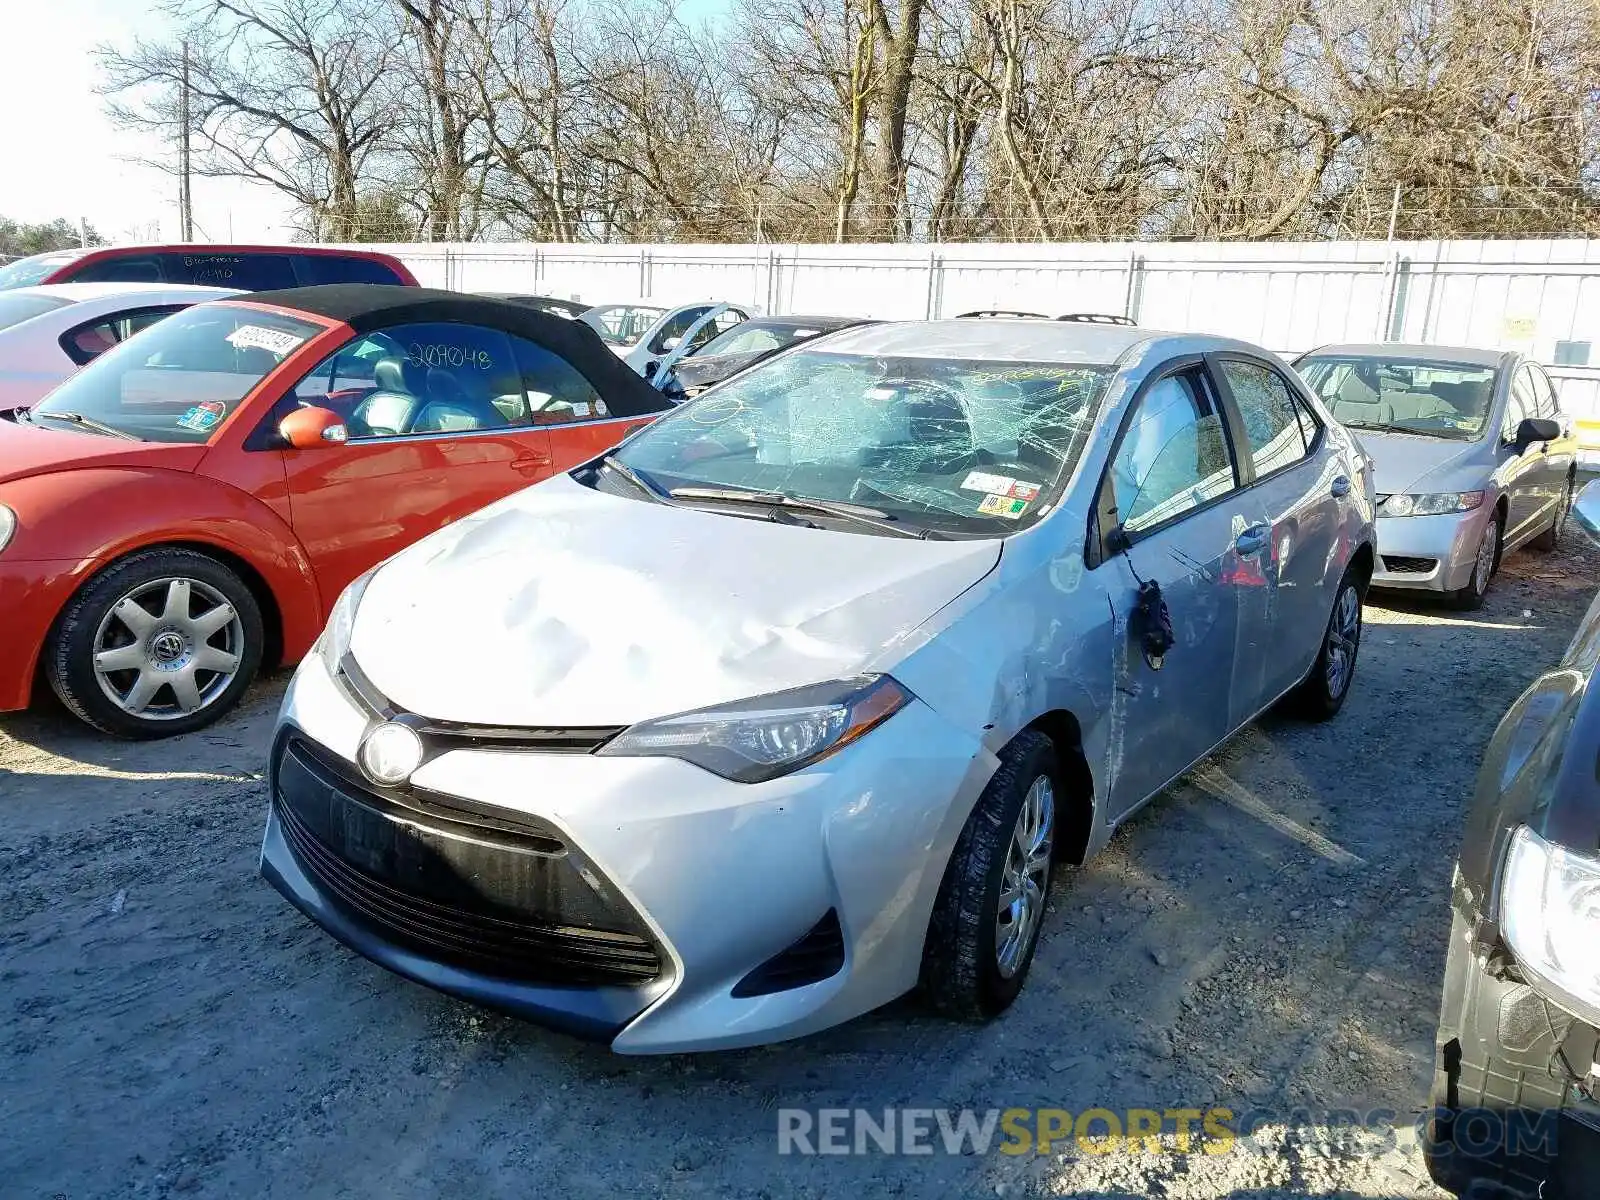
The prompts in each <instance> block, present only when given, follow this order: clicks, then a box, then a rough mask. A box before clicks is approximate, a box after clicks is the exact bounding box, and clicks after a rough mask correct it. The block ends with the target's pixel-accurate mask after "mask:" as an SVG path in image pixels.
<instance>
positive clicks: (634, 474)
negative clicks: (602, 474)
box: [600, 454, 667, 501]
mask: <svg viewBox="0 0 1600 1200" xmlns="http://www.w3.org/2000/svg"><path fill="white" fill-rule="evenodd" d="M600 464H601V465H602V466H606V467H610V468H611V469H612V470H613V471H615V472H616V473H617V474H618V475H621V476H622V477H623V478H624V479H626V480H627V481H628V482H629V483H631V484H633V486H634V487H636V488H638V489H639V490H640V491H641V492H643V493H644V494H645V495H647V496H649V497H650V498H651V499H652V500H657V501H660V500H665V499H666V498H667V493H666V492H664V491H662V490H661V489H660V488H659V487H657V486H656V485H655V484H653V483H651V482H650V480H648V479H647V478H645V477H644V476H643V475H641V474H640V473H639V472H638V471H635V470H634V469H633V468H632V467H630V466H629V465H628V464H627V463H625V462H623V461H622V460H621V459H620V458H618V457H617V456H616V455H614V454H608V455H606V456H605V457H604V458H602V459H601V460H600Z"/></svg>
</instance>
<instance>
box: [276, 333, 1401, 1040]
mask: <svg viewBox="0 0 1600 1200" xmlns="http://www.w3.org/2000/svg"><path fill="white" fill-rule="evenodd" d="M1362 462H1363V460H1362V459H1361V456H1360V454H1359V452H1358V450H1357V448H1356V446H1355V444H1354V442H1353V440H1352V438H1351V436H1350V435H1349V434H1348V433H1346V432H1345V431H1344V430H1343V429H1341V428H1340V427H1339V426H1338V424H1337V423H1336V422H1334V421H1333V420H1332V419H1331V418H1330V417H1329V416H1328V414H1327V412H1326V411H1325V410H1324V409H1323V407H1322V405H1321V404H1320V403H1319V402H1318V401H1317V400H1316V399H1315V398H1314V397H1313V396H1312V395H1311V393H1310V392H1309V391H1308V390H1307V389H1306V388H1305V385H1304V384H1303V383H1302V382H1301V381H1300V380H1299V379H1298V377H1296V376H1295V375H1294V373H1293V372H1292V371H1291V370H1289V368H1288V367H1287V366H1286V365H1285V364H1284V363H1282V362H1280V361H1279V360H1278V359H1276V358H1274V357H1273V356H1272V355H1270V354H1268V353H1267V352H1265V351H1263V350H1261V349H1259V348H1257V347H1255V346H1251V345H1246V344H1244V343H1242V342H1233V341H1223V340H1220V339H1216V338H1201V337H1189V336H1178V335H1167V334H1159V333H1152V332H1150V331H1147V330H1142V329H1131V328H1125V327H1116V326H1090V325H1067V324H1061V323H1057V322H1046V321H985V320H952V321H938V322H926V323H924V322H917V323H903V324H884V325H875V326H865V327H861V328H857V329H848V330H844V331H842V332H840V333H836V334H832V335H830V336H829V337H828V338H827V339H826V340H825V341H823V340H819V341H818V342H816V343H815V344H814V345H807V346H801V347H798V348H796V349H793V350H790V351H787V352H785V353H784V354H781V355H778V356H776V357H774V358H773V359H771V360H770V361H768V362H765V363H761V364H758V365H756V366H755V367H752V368H751V369H750V370H748V371H745V372H742V373H740V374H739V375H738V376H736V377H735V378H733V379H730V380H728V381H727V382H725V383H723V384H720V385H719V386H717V387H715V388H712V389H711V390H709V391H707V392H706V393H705V394H704V395H702V396H700V397H697V398H696V399H693V400H690V401H688V402H687V403H685V404H684V405H682V406H681V407H679V408H678V409H676V410H675V411H673V412H670V413H668V414H666V415H665V416H663V417H661V418H660V419H659V420H657V421H656V422H655V423H654V424H652V425H650V426H648V427H646V428H645V429H643V430H641V431H640V432H639V433H637V434H636V435H634V436H633V437H631V438H629V439H628V440H627V441H625V442H623V443H622V444H621V445H620V446H619V447H617V448H616V449H614V450H612V451H611V452H610V453H609V454H607V455H605V456H603V457H601V458H598V459H596V460H594V461H593V462H590V463H588V464H585V465H584V466H582V467H579V468H577V469H576V470H574V471H572V472H570V473H566V474H562V475H558V476H556V477H554V478H553V479H550V480H547V481H546V482H544V483H541V484H538V485H536V486H534V487H532V488H529V489H527V490H526V491H523V492H519V493H517V494H516V495H514V496H511V497H508V498H507V499H505V500H503V501H501V502H499V503H497V504H495V505H493V506H491V507H489V508H486V509H484V510H482V511H481V512H478V513H476V514H474V515H473V516H470V517H467V518H465V519H463V520H460V521H457V522H455V523H454V524H452V525H450V526H448V527H446V528H445V529H442V530H440V531H438V532H436V533H434V534H432V535H430V536H429V537H426V538H424V539H423V540H422V541H420V542H418V543H417V544H416V545H415V546H413V547H412V548H411V549H409V550H406V551H403V552H401V553H400V554H398V555H396V556H395V557H393V558H391V559H389V560H388V561H387V562H386V563H384V564H383V565H382V566H380V567H379V568H377V570H376V571H374V572H372V573H370V574H368V575H366V576H363V577H362V578H361V579H359V580H357V581H356V582H355V583H354V584H352V585H351V587H350V589H349V590H348V591H347V592H346V593H345V595H344V596H343V597H342V598H341V599H340V601H339V602H338V604H337V605H335V608H334V613H333V616H332V618H331V619H330V621H329V625H328V628H327V630H326V632H325V633H324V634H323V637H322V639H321V640H320V641H319V643H318V650H317V653H315V654H313V655H311V656H309V657H308V658H307V659H306V660H305V662H304V663H303V664H302V666H301V667H300V670H299V672H298V673H297V675H296V676H295V679H294V682H293V684H292V685H291V686H290V689H289V691H288V694H287V696H286V698H285V700H284V707H283V712H282V714H281V716H280V721H279V731H278V735H277V737H276V739H275V743H274V749H273V756H272V760H271V768H270V775H271V792H272V809H271V817H270V819H269V824H268V827H267V832H266V838H265V841H264V844H263V855H262V869H263V871H264V873H265V874H266V876H267V877H268V878H269V879H270V880H272V882H273V883H274V884H276V886H277V887H278V888H279V889H281V890H282V891H283V892H284V893H285V894H286V895H287V896H288V897H289V898H290V899H291V900H292V901H293V902H294V903H295V904H296V905H298V906H299V907H300V908H301V909H303V910H304V911H305V912H306V913H307V914H308V915H310V916H311V917H312V919H314V920H316V921H317V922H319V923H320V924H322V925H323V926H324V927H325V928H326V929H327V930H328V931H329V932H330V933H332V934H333V935H334V936H335V937H338V938H341V939H343V940H344V941H346V942H348V943H349V944H351V945H352V946H354V947H356V948H357V949H358V950H360V951H362V952H363V953H365V954H367V955H370V956H371V957H372V958H374V959H376V960H377V961H379V962H381V963H384V964H385V965H387V966H389V967H390V968H392V969H394V970H396V971H398V972H400V973H401V974H404V975H407V976H409V977H411V978H413V979H417V980H420V981H422V982H424V983H428V984H431V985H432V986H434V987H438V988H441V989H443V990H445V991H448V992H453V993H455V994H457V995H462V996H466V997H469V998H471V999H474V1000H477V1001H480V1002H483V1003H488V1004H492V1005H495V1006H498V1007H502V1008H506V1009H509V1010H512V1011H514V1012H519V1013H522V1014H525V1015H527V1016H529V1017H532V1018H535V1019H538V1020H542V1021H546V1022H549V1023H552V1024H556V1025H560V1026H563V1027H565V1028H567V1029H571V1030H574V1031H577V1032H580V1033H585V1034H588V1035H590V1036H594V1037H599V1038H604V1039H606V1040H607V1041H609V1042H610V1043H611V1045H612V1046H613V1047H614V1048H615V1049H617V1050H619V1051H623V1052H628V1053H650V1052H668V1051H679V1050H699V1049H710V1048H717V1047H726V1046H738V1045H749V1044H753V1043H757V1042H765V1041H773V1040H777V1039H780V1038H786V1037H795V1036H798V1035H800V1034H803V1033H808V1032H810V1031H812V1030H816V1029H821V1028H823V1027H825V1026H828V1025H832V1024H835V1023H837V1022H839V1021H843V1020H846V1019H848V1018H850V1017H853V1016H855V1015H857V1014H859V1013H863V1012H866V1011H868V1010H869V1009H873V1008H876V1007H877V1006H879V1005H881V1004H883V1003H885V1002H886V1001H888V1000H890V999H892V998H894V997H895V996H897V995H900V994H901V993H903V992H906V991H908V990H910V989H911V988H913V987H914V986H916V985H917V984H918V982H919V980H920V981H921V982H922V983H924V984H925V985H926V990H927V994H928V995H929V996H930V997H931V999H932V1001H933V1002H934V1003H935V1004H936V1005H937V1006H938V1007H939V1008H941V1009H942V1010H944V1011H947V1012H950V1013H954V1014H959V1015H962V1016H965V1017H972V1018H982V1017H989V1016H993V1015H995V1014H997V1013H999V1012H1000V1011H1001V1010H1003V1009H1004V1008H1005V1007H1006V1006H1007V1005H1009V1004H1010V1003H1011V1002H1012V1000H1013V999H1015V997H1016V995H1017V993H1018V990H1019V989H1020V988H1021V987H1022V984H1023V980H1024V978H1025V977H1026V975H1027V973H1028V966H1029V963H1030V961H1031V960H1032V957H1033V952H1034V947H1035V945H1036V942H1037V938H1038V936H1039V931H1040V927H1041V924H1042V922H1043V921H1044V918H1045V913H1046V897H1047V896H1048V894H1049V888H1050V878H1051V871H1052V867H1053V864H1054V863H1055V862H1056V861H1058V860H1064V861H1068V862H1074V863H1076V862H1082V861H1084V860H1085V859H1086V858H1087V857H1088V856H1089V855H1091V854H1093V853H1094V852H1095V851H1097V850H1098V849H1099V848H1100V847H1102V846H1104V845H1105V844H1106V842H1107V841H1108V840H1109V839H1110V837H1111V835H1112V833H1113V832H1114V831H1115V830H1116V829H1117V827H1118V826H1119V825H1121V824H1122V823H1123V822H1124V821H1126V820H1127V819H1128V818H1129V816H1130V815H1131V814H1132V813H1134V812H1135V811H1136V810H1138V809H1139V807H1140V806H1141V805H1143V804H1145V803H1146V802H1147V801H1149V800H1150V798H1151V797H1153V796H1155V795H1156V794H1157V793H1159V792H1160V791H1161V789H1162V788H1164V787H1165V786H1166V785H1167V784H1168V783H1170V782H1171V781H1172V780H1173V779H1174V778H1176V777H1177V776H1178V775H1180V774H1181V773H1182V772H1183V771H1185V770H1186V769H1188V768H1189V767H1190V766H1191V765H1192V764H1194V763H1195V762H1196V761H1197V760H1199V759H1200V758H1202V757H1204V756H1205V755H1207V754H1209V753H1210V752H1211V751H1212V750H1213V749H1215V748H1216V747H1217V746H1218V745H1219V744H1221V743H1222V742H1223V741H1224V740H1225V739H1227V738H1228V737H1229V736H1230V735H1231V734H1233V732H1234V731H1235V730H1237V729H1238V728H1239V727H1240V726H1242V725H1244V724H1245V723H1246V722H1248V721H1250V720H1251V719H1252V718H1253V717H1255V716H1256V714H1258V713H1260V712H1261V711H1262V710H1263V709H1265V708H1266V707H1268V706H1269V705H1271V704H1273V703H1274V702H1276V701H1277V700H1279V699H1280V698H1282V697H1284V696H1290V695H1292V696H1293V697H1294V700H1295V703H1296V704H1297V705H1298V706H1299V707H1300V708H1301V709H1302V710H1303V711H1304V712H1305V713H1307V714H1309V715H1310V716H1312V717H1313V718H1327V717H1330V716H1332V715H1333V714H1334V713H1335V712H1337V711H1338V710H1339V707H1340V706H1341V705H1342V704H1343V702H1344V699H1345V697H1346V695H1347V694H1348V692H1349V689H1350V685H1351V679H1352V677H1353V675H1354V671H1355V664H1356V654H1357V650H1358V648H1359V644H1360V634H1361V596H1362V592H1363V590H1364V589H1365V587H1366V584H1367V580H1368V577H1369V575H1370V573H1371V571H1372V567H1373V554H1374V545H1373V514H1372V505H1371V502H1370V500H1369V499H1368V498H1367V484H1368V481H1367V480H1366V479H1364V478H1362V477H1361V471H1362ZM463 597H470V598H471V606H472V616H471V620H470V621H468V622H466V623H465V624H464V623H463V620H462V607H461V606H462V598H463Z"/></svg>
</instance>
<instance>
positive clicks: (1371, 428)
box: [1295, 344, 1577, 609]
mask: <svg viewBox="0 0 1600 1200" xmlns="http://www.w3.org/2000/svg"><path fill="white" fill-rule="evenodd" d="M1295 367H1296V368H1297V369H1298V370H1299V372H1300V374H1301V375H1303V376H1305V378H1306V381H1307V382H1308V383H1310V385H1311V387H1312V388H1313V389H1314V390H1315V391H1316V392H1317V394H1318V395H1319V396H1320V397H1321V398H1322V400H1323V402H1324V403H1325V404H1327V406H1328V409H1329V411H1330V412H1332V413H1333V415H1334V417H1335V418H1336V419H1338V420H1339V421H1340V422H1342V423H1343V424H1344V425H1345V427H1346V428H1348V429H1352V430H1355V431H1356V436H1357V438H1358V439H1359V440H1360V443H1361V445H1362V447H1363V449H1365V450H1366V452H1367V453H1368V454H1370V455H1371V456H1372V458H1373V459H1374V460H1375V462H1376V464H1377V489H1378V550H1379V563H1378V570H1377V572H1376V573H1375V574H1374V575H1373V577H1372V586H1373V587H1380V588H1396V589H1400V588H1405V589H1423V590H1427V591H1433V592H1443V593H1445V594H1446V595H1447V596H1448V597H1449V598H1450V599H1451V600H1452V601H1453V602H1455V603H1456V604H1457V605H1458V606H1459V607H1461V608H1469V609H1470V608H1477V607H1478V606H1479V605H1481V604H1482V603H1483V597H1484V593H1485V592H1486V591H1487V590H1488V588H1489V581H1490V580H1491V579H1492V578H1493V577H1494V573H1495V571H1496V569H1497V568H1498V567H1499V565H1500V560H1501V558H1502V557H1504V556H1505V555H1506V554H1508V553H1510V552H1511V551H1512V550H1515V549H1517V548H1518V547H1520V546H1523V545H1525V544H1528V543H1532V544H1533V545H1534V546H1535V547H1537V548H1539V549H1541V550H1552V549H1554V548H1555V545H1556V540H1557V538H1559V537H1560V534H1561V529H1562V526H1563V524H1564V523H1565V521H1566V518H1567V512H1568V511H1569V510H1570V509H1571V507H1572V492H1573V482H1574V479H1575V478H1576V472H1577V442H1576V441H1575V440H1574V438H1573V437H1572V433H1571V422H1570V421H1569V420H1568V419H1567V417H1566V415H1565V414H1564V413H1562V411H1561V407H1560V404H1559V402H1558V400H1557V398H1556V392H1555V389H1554V387H1552V386H1551V384H1550V380H1549V377H1548V376H1546V375H1545V373H1544V370H1543V368H1541V367H1540V366H1539V365H1538V364H1537V363H1535V362H1532V361H1530V360H1528V359H1526V358H1524V357H1522V356H1521V355H1518V354H1510V353H1502V352H1500V351H1494V350H1470V349H1466V348H1464V347H1458V346H1406V345H1392V344H1386V345H1360V346H1326V347H1323V348H1322V349H1320V350H1314V351H1312V352H1311V353H1310V354H1307V355H1304V356H1302V357H1301V358H1299V359H1298V360H1296V362H1295Z"/></svg>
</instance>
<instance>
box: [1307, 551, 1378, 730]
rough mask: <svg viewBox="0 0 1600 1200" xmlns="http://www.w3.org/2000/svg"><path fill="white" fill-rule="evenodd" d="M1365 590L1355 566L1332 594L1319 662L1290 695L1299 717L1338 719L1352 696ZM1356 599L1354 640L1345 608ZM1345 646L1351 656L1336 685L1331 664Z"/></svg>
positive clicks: (1358, 655) (1319, 719)
mask: <svg viewBox="0 0 1600 1200" xmlns="http://www.w3.org/2000/svg"><path fill="white" fill-rule="evenodd" d="M1365 592H1366V589H1365V588H1364V587H1363V586H1362V584H1361V578H1360V576H1359V575H1357V574H1356V570H1355V567H1354V566H1349V567H1346V568H1345V571H1344V575H1343V577H1342V578H1341V579H1340V580H1339V586H1338V588H1337V589H1335V591H1334V593H1333V606H1332V607H1331V608H1330V609H1329V610H1328V623H1327V624H1326V625H1325V626H1324V627H1323V631H1322V642H1321V645H1320V646H1319V647H1318V649H1317V657H1316V661H1314V662H1313V663H1312V664H1311V670H1310V671H1309V672H1307V674H1306V677H1305V678H1304V679H1302V680H1301V681H1300V684H1299V686H1298V687H1296V688H1295V689H1294V691H1293V692H1292V693H1290V697H1289V699H1290V705H1289V707H1290V708H1291V709H1292V710H1293V712H1294V713H1295V715H1296V716H1300V717H1303V718H1305V719H1306V720H1308V721H1328V720H1332V719H1333V718H1334V717H1335V716H1337V715H1338V713H1339V710H1340V709H1341V708H1343V707H1344V701H1345V697H1346V696H1348V695H1349V694H1350V686H1351V684H1353V683H1354V682H1355V677H1356V662H1357V660H1358V658H1359V657H1360V652H1361V606H1362V604H1363V603H1364V602H1365V601H1366V595H1365ZM1350 595H1353V596H1354V598H1355V599H1354V603H1355V618H1354V621H1355V626H1354V634H1353V636H1352V635H1351V634H1350V631H1349V629H1348V624H1347V621H1345V620H1343V619H1342V618H1343V617H1345V616H1346V615H1347V611H1348V610H1347V608H1346V606H1347V605H1348V604H1349V600H1348V599H1347V597H1349V596H1350ZM1336 625H1338V626H1340V627H1341V628H1340V629H1339V630H1338V631H1337V632H1338V635H1339V638H1340V641H1339V642H1338V643H1336V642H1335V633H1336V630H1335V626H1336ZM1340 646H1342V648H1344V649H1345V650H1346V651H1347V653H1348V661H1347V662H1346V664H1345V670H1344V672H1343V674H1342V677H1339V682H1338V683H1337V684H1336V683H1335V677H1336V676H1338V673H1337V672H1330V671H1329V663H1330V660H1331V659H1332V658H1333V656H1334V653H1335V650H1336V648H1339V647H1340Z"/></svg>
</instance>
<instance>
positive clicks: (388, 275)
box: [285, 254, 400, 286]
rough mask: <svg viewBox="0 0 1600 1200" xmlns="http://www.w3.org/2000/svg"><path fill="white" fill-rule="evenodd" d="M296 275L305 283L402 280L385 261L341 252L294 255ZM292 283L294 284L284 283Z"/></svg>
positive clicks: (396, 281)
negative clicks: (347, 255)
mask: <svg viewBox="0 0 1600 1200" xmlns="http://www.w3.org/2000/svg"><path fill="white" fill-rule="evenodd" d="M291 257H292V258H293V259H294V269H295V274H296V275H298V276H299V279H300V282H301V283H303V284H307V285H310V284H317V283H399V282H400V277H399V276H398V275H396V274H395V273H394V271H392V270H391V269H390V268H389V267H386V266H385V265H384V264H383V263H381V262H377V261H375V260H374V259H370V258H355V257H350V258H346V257H345V256H344V255H342V254H295V255H292V256H291ZM285 286H292V285H285Z"/></svg>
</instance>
